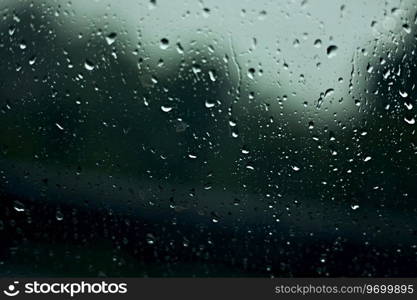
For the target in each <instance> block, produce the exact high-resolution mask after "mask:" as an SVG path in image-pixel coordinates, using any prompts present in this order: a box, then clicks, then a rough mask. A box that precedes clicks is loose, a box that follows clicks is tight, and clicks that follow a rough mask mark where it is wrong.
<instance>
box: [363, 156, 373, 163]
mask: <svg viewBox="0 0 417 300" xmlns="http://www.w3.org/2000/svg"><path fill="white" fill-rule="evenodd" d="M371 159H372V157H370V156H367V157H365V158H364V160H363V161H364V162H367V161H370V160H371Z"/></svg>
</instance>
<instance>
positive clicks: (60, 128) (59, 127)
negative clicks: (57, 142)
mask: <svg viewBox="0 0 417 300" xmlns="http://www.w3.org/2000/svg"><path fill="white" fill-rule="evenodd" d="M55 126H56V127H58V129H59V130H64V127H62V126H61V125H59V124H58V123H55Z"/></svg>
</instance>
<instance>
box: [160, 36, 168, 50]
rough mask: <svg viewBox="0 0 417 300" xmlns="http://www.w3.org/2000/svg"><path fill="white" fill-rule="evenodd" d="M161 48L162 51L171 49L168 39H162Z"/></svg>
mask: <svg viewBox="0 0 417 300" xmlns="http://www.w3.org/2000/svg"><path fill="white" fill-rule="evenodd" d="M159 47H160V48H161V49H162V50H165V49H167V48H168V47H169V40H168V39H166V38H163V39H161V41H160V43H159Z"/></svg>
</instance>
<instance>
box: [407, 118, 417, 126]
mask: <svg viewBox="0 0 417 300" xmlns="http://www.w3.org/2000/svg"><path fill="white" fill-rule="evenodd" d="M404 121H405V122H406V123H407V124H410V125H414V124H415V123H416V120H415V119H414V118H407V117H404Z"/></svg>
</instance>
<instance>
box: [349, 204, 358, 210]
mask: <svg viewBox="0 0 417 300" xmlns="http://www.w3.org/2000/svg"><path fill="white" fill-rule="evenodd" d="M350 207H351V208H352V209H353V210H357V209H358V208H359V205H358V204H352V205H351V206H350Z"/></svg>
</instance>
